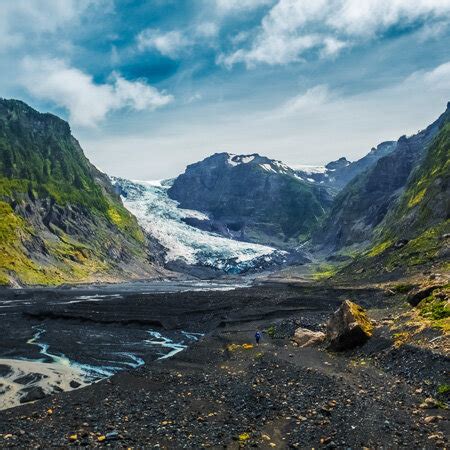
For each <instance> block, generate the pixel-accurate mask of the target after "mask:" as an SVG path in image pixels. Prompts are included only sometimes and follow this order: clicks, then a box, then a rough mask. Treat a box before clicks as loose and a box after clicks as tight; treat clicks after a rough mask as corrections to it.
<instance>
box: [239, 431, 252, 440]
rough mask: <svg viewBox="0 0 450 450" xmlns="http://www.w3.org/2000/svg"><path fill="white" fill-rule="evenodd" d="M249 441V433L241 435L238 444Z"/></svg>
mask: <svg viewBox="0 0 450 450" xmlns="http://www.w3.org/2000/svg"><path fill="white" fill-rule="evenodd" d="M249 439H250V434H249V433H241V434H240V435H239V441H240V442H245V441H248V440H249Z"/></svg>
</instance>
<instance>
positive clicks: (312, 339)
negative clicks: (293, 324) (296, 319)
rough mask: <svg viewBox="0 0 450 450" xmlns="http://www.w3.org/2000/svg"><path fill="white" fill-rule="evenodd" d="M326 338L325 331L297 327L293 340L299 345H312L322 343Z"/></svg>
mask: <svg viewBox="0 0 450 450" xmlns="http://www.w3.org/2000/svg"><path fill="white" fill-rule="evenodd" d="M324 340H325V333H322V332H321V331H311V330H308V329H307V328H297V329H296V330H295V333H294V336H293V337H292V341H293V342H295V343H296V344H297V345H298V346H299V347H310V346H312V345H316V344H320V343H322V342H323V341H324Z"/></svg>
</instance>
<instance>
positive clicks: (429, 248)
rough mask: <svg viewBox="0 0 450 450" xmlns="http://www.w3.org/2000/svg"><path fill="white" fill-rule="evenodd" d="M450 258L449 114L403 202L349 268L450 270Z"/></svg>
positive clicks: (410, 181) (355, 270) (357, 270)
mask: <svg viewBox="0 0 450 450" xmlns="http://www.w3.org/2000/svg"><path fill="white" fill-rule="evenodd" d="M449 258H450V114H448V110H447V114H445V115H444V117H443V123H442V124H441V126H440V131H439V133H438V134H437V136H436V137H435V138H434V139H433V141H432V142H431V145H430V146H429V149H428V150H427V152H426V156H425V158H424V160H423V161H422V162H421V163H420V164H419V166H418V167H416V168H415V170H414V171H413V173H412V174H411V176H410V178H409V179H408V182H407V184H406V187H405V189H404V191H403V192H402V194H401V195H400V197H399V200H398V202H396V203H395V205H394V206H393V207H392V208H391V209H390V210H389V211H388V213H387V214H386V216H385V218H384V220H383V222H382V223H381V224H380V225H379V227H378V228H377V230H376V235H375V239H374V242H373V243H372V245H371V246H370V247H369V248H368V249H367V251H365V252H364V253H363V254H361V255H359V256H358V258H356V260H355V261H354V262H353V263H352V264H351V266H350V267H349V268H348V269H347V270H346V271H347V272H352V273H362V274H363V275H364V276H365V275H366V272H369V274H373V273H375V274H383V273H392V272H394V271H399V272H401V273H404V272H405V271H407V272H411V271H414V270H416V268H417V267H419V268H420V269H421V270H424V269H425V268H426V267H428V268H429V269H434V270H437V271H439V270H441V269H442V268H443V269H444V270H448V261H449Z"/></svg>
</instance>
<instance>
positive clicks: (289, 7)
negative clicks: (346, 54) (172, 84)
mask: <svg viewBox="0 0 450 450" xmlns="http://www.w3.org/2000/svg"><path fill="white" fill-rule="evenodd" d="M231 3H233V2H231ZM449 18H450V0H364V1H362V0H315V1H299V0H278V1H277V3H276V4H275V5H274V6H273V7H272V8H271V9H270V11H269V12H268V13H267V14H266V15H265V17H264V18H263V19H262V22H261V25H260V27H259V28H258V29H257V30H256V33H255V35H254V37H253V40H252V42H251V44H250V46H249V47H243V48H238V49H235V50H234V51H233V52H231V53H230V54H228V55H221V56H220V57H219V58H218V62H219V63H222V64H224V65H227V66H231V65H233V64H236V63H239V62H242V63H245V64H246V65H247V66H249V67H251V66H253V65H255V64H257V63H265V64H271V65H275V64H286V63H290V62H294V61H298V60H300V59H301V58H302V55H303V54H304V53H305V52H307V51H309V50H312V49H315V50H317V51H318V52H319V54H320V55H321V56H336V55H337V54H338V53H339V52H340V51H341V50H342V49H343V48H345V47H347V46H349V45H354V43H355V42H360V41H364V40H367V39H372V38H375V37H376V36H377V35H378V34H380V33H383V32H384V31H385V30H387V29H389V27H392V26H394V25H400V26H407V25H410V24H412V23H415V22H417V21H422V22H426V24H427V25H426V26H430V24H431V23H434V21H437V22H439V21H443V22H445V21H446V20H448V19H449Z"/></svg>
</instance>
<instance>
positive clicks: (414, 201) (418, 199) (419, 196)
mask: <svg viewBox="0 0 450 450" xmlns="http://www.w3.org/2000/svg"><path fill="white" fill-rule="evenodd" d="M426 191H427V190H426V189H422V190H420V191H419V192H417V194H415V195H414V196H413V197H412V198H410V199H409V201H408V207H409V208H414V206H416V205H418V204H419V203H420V202H421V201H422V200H423V198H424V197H425V192H426Z"/></svg>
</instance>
